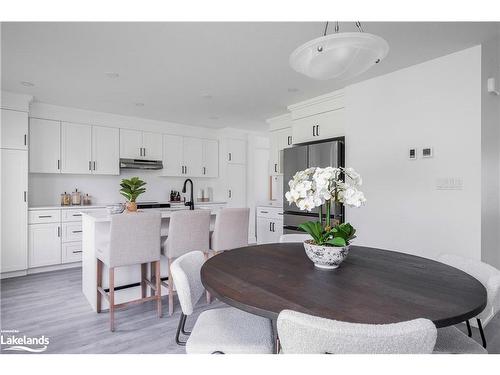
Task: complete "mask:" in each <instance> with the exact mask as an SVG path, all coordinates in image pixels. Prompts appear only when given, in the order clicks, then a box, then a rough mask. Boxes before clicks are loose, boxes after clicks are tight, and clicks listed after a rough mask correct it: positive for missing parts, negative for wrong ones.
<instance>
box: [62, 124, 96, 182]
mask: <svg viewBox="0 0 500 375" xmlns="http://www.w3.org/2000/svg"><path fill="white" fill-rule="evenodd" d="M61 165H62V166H61V172H62V173H74V174H91V173H92V127H91V126H90V125H84V124H73V123H69V122H63V123H62V125H61Z"/></svg>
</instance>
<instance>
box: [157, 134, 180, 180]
mask: <svg viewBox="0 0 500 375" xmlns="http://www.w3.org/2000/svg"><path fill="white" fill-rule="evenodd" d="M183 147H184V145H183V139H182V137H181V136H180V135H169V134H164V135H163V169H162V175H163V176H183V175H184V162H183V151H182V150H183Z"/></svg>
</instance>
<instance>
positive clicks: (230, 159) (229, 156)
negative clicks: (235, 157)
mask: <svg viewBox="0 0 500 375" xmlns="http://www.w3.org/2000/svg"><path fill="white" fill-rule="evenodd" d="M229 161H231V153H229Z"/></svg>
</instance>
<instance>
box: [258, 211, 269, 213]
mask: <svg viewBox="0 0 500 375" xmlns="http://www.w3.org/2000/svg"><path fill="white" fill-rule="evenodd" d="M260 213H261V214H268V213H269V211H260Z"/></svg>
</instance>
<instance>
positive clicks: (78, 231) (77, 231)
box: [72, 230, 82, 233]
mask: <svg viewBox="0 0 500 375" xmlns="http://www.w3.org/2000/svg"><path fill="white" fill-rule="evenodd" d="M72 232H73V233H82V231H81V230H74V231H72Z"/></svg>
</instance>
